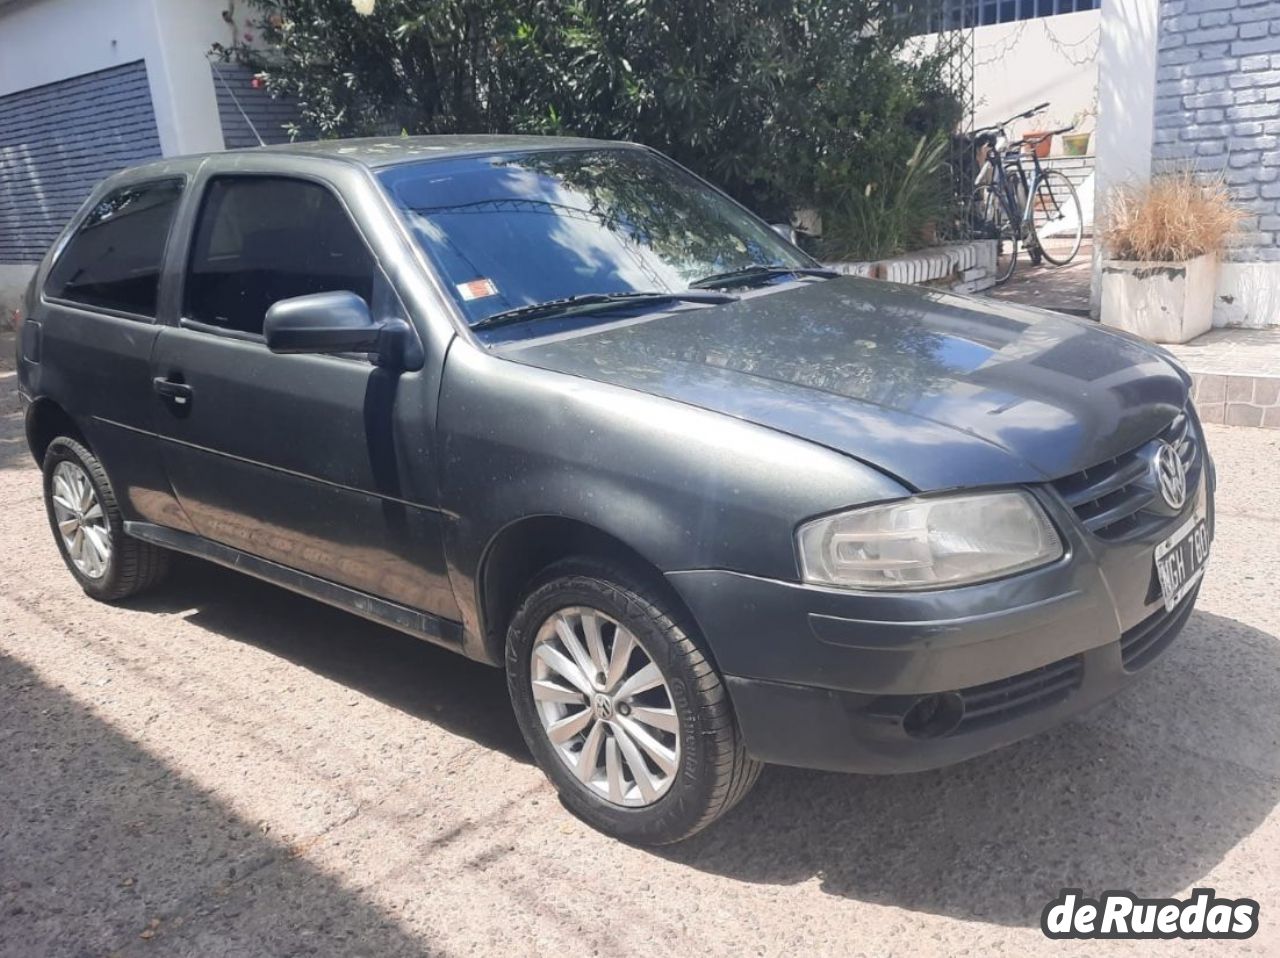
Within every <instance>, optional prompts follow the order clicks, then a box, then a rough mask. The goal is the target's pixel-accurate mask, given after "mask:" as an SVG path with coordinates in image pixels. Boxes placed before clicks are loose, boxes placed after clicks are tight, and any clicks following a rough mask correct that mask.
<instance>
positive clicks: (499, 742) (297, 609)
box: [126, 557, 532, 762]
mask: <svg viewBox="0 0 1280 958" xmlns="http://www.w3.org/2000/svg"><path fill="white" fill-rule="evenodd" d="M126 604H127V605H128V607H130V608H134V609H138V610H141V611H151V612H168V613H181V614H182V615H183V618H184V619H186V620H187V621H188V622H190V623H192V624H193V625H198V626H200V627H201V628H204V629H208V630H209V631H211V632H215V633H217V634H219V635H222V636H225V637H226V638H229V639H234V640H235V641H237V642H245V643H248V644H249V645H253V646H256V647H257V648H260V649H262V650H263V651H265V652H269V653H271V654H272V655H276V656H279V657H281V658H283V659H286V660H288V661H290V662H292V663H294V664H295V665H299V666H301V667H302V668H305V669H307V670H309V671H311V672H314V673H316V674H318V675H323V676H325V677H326V678H329V679H332V680H333V681H335V682H340V683H342V684H343V685H345V686H347V687H348V688H350V689H353V690H355V691H357V692H360V693H361V694H364V695H368V696H371V697H372V698H375V699H377V700H378V701H380V702H384V703H386V704H387V705H390V706H392V707H393V708H396V709H399V710H400V711H402V712H406V713H408V714H409V715H413V716H415V717H416V718H421V719H425V720H427V721H429V722H432V723H433V724H435V725H438V726H440V727H442V728H445V729H448V730H449V731H451V732H456V733H457V734H459V735H463V736H466V737H467V738H470V739H471V740H472V741H474V742H476V743H477V744H479V745H482V746H484V747H485V748H491V749H496V750H497V751H500V752H502V753H503V754H505V755H508V756H510V757H511V758H514V759H516V760H517V761H520V762H532V758H531V757H530V756H529V752H528V749H527V748H526V747H525V744H524V739H523V738H521V736H520V729H519V728H518V727H517V725H516V721H515V716H514V715H513V714H512V712H511V702H510V700H509V699H508V697H507V685H506V676H505V674H504V673H503V672H502V671H501V670H500V669H495V668H490V667H489V666H485V665H481V664H479V663H478V662H472V661H471V660H470V659H465V658H463V657H462V656H460V655H458V654H457V653H455V652H451V651H448V650H446V649H441V648H437V647H436V646H434V645H431V644H430V643H429V642H425V641H423V640H421V639H417V638H414V637H413V636H409V635H405V634H403V633H400V632H397V631H395V630H394V629H390V628H386V627H383V626H380V625H377V624H376V623H373V622H368V621H366V620H364V619H361V618H359V617H358V616H355V615H352V614H350V613H347V612H343V611H341V610H338V609H334V608H331V607H329V606H326V605H324V604H322V603H320V602H317V601H315V600H313V599H309V598H306V597H304V596H300V595H295V594H294V593H292V592H289V591H287V590H285V589H281V588H277V587H276V586H273V585H269V584H268V583H265V582H260V581H258V580H257V579H253V578H251V577H249V576H246V575H243V574H241V573H238V572H233V571H231V570H229V569H224V568H222V567H221V566H217V565H213V564H212V563H208V562H203V561H201V560H198V559H192V558H188V557H181V558H179V559H178V561H177V562H176V563H175V564H174V568H173V572H172V574H171V575H170V577H169V579H168V580H166V582H165V584H164V585H163V587H161V588H160V589H158V590H156V591H155V592H153V593H150V594H148V595H144V596H140V597H139V598H137V599H133V600H130V601H129V602H128V603H126Z"/></svg>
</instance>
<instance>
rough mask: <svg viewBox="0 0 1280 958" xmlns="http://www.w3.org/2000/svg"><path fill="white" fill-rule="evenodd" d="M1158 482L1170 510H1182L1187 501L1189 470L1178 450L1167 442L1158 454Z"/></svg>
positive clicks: (1162, 445)
mask: <svg viewBox="0 0 1280 958" xmlns="http://www.w3.org/2000/svg"><path fill="white" fill-rule="evenodd" d="M1156 482H1157V484H1158V485H1159V486H1160V496H1161V498H1163V499H1164V501H1165V504H1166V505H1168V507H1169V508H1170V509H1181V508H1182V506H1183V503H1185V502H1186V501H1187V470H1186V468H1185V467H1184V466H1183V465H1182V457H1181V456H1179V455H1178V450H1176V449H1174V448H1173V446H1171V445H1169V444H1168V443H1167V442H1162V443H1161V444H1160V450H1159V452H1157V453H1156Z"/></svg>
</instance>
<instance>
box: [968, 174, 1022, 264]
mask: <svg viewBox="0 0 1280 958" xmlns="http://www.w3.org/2000/svg"><path fill="white" fill-rule="evenodd" d="M969 209H970V217H971V230H972V233H973V235H974V237H976V238H977V239H990V240H995V242H996V282H997V283H1003V282H1005V281H1007V280H1008V279H1009V277H1010V276H1012V275H1013V269H1014V267H1015V266H1017V265H1018V233H1017V231H1016V230H1015V229H1014V227H1013V221H1012V220H1011V219H1010V218H1009V214H1008V211H1007V210H1006V209H1005V204H1004V202H1003V201H1002V199H1001V197H1000V194H999V192H998V191H997V188H996V187H994V186H989V185H988V186H980V187H978V188H977V189H976V190H974V191H973V198H972V201H971V203H970V206H969Z"/></svg>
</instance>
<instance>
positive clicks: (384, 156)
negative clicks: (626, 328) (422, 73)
mask: <svg viewBox="0 0 1280 958" xmlns="http://www.w3.org/2000/svg"><path fill="white" fill-rule="evenodd" d="M602 146H608V147H618V146H634V144H632V143H621V142H617V141H610V140H591V139H586V138H583V137H576V136H517V135H512V134H502V133H455V134H448V135H440V136H373V137H364V138H361V139H349V140H309V141H306V142H300V143H283V144H280V145H278V146H267V147H258V148H257V149H261V150H263V151H265V152H272V153H275V152H280V153H296V154H299V155H303V156H324V157H331V158H336V159H342V160H348V161H350V162H353V163H359V164H360V165H361V166H368V167H381V166H392V165H394V164H396V163H410V162H413V161H414V160H425V159H436V158H439V157H446V156H465V155H474V154H485V153H526V152H530V151H532V150H560V149H569V150H580V149H584V148H590V147H602ZM233 152H254V151H253V150H246V151H233Z"/></svg>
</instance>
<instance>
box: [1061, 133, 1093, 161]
mask: <svg viewBox="0 0 1280 958" xmlns="http://www.w3.org/2000/svg"><path fill="white" fill-rule="evenodd" d="M1092 135H1093V134H1092V133H1065V134H1063V137H1062V152H1063V153H1065V154H1066V155H1067V156H1088V155H1089V137H1091V136H1092Z"/></svg>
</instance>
